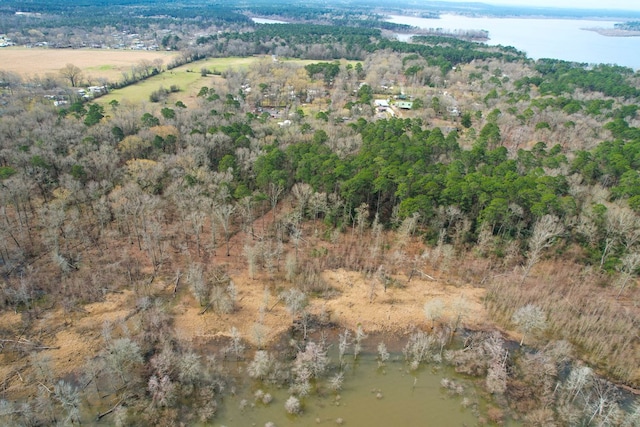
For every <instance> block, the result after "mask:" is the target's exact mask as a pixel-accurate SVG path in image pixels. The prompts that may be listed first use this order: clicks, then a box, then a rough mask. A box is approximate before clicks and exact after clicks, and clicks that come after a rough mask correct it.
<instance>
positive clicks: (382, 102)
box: [373, 96, 413, 117]
mask: <svg viewBox="0 0 640 427" xmlns="http://www.w3.org/2000/svg"><path fill="white" fill-rule="evenodd" d="M373 103H374V105H375V107H376V111H377V112H378V113H379V114H385V113H386V114H390V115H391V116H392V117H393V116H395V115H396V111H395V110H394V109H395V108H397V109H399V110H411V109H412V108H413V102H412V101H409V100H407V98H406V96H405V97H404V99H400V98H399V97H395V99H394V101H393V103H392V102H391V101H390V100H389V99H376V100H374V101H373Z"/></svg>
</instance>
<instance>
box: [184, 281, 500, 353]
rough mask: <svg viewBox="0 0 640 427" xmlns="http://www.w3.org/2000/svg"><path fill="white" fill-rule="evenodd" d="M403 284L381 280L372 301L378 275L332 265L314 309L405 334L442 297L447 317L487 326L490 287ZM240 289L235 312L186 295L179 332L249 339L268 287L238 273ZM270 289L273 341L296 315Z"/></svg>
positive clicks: (267, 318) (348, 322)
mask: <svg viewBox="0 0 640 427" xmlns="http://www.w3.org/2000/svg"><path fill="white" fill-rule="evenodd" d="M394 278H395V279H396V281H397V282H398V283H401V284H402V285H401V286H393V287H389V288H387V289H386V291H385V290H384V288H383V286H382V285H381V284H377V285H376V289H375V291H374V297H373V299H372V300H370V295H371V283H372V281H373V280H375V279H373V278H369V277H366V276H365V275H363V274H362V273H359V272H353V271H346V270H342V269H340V270H331V271H325V272H324V273H323V279H324V280H325V281H326V282H327V284H328V286H329V288H330V290H329V293H330V294H331V295H332V296H331V297H329V298H322V297H319V298H313V299H311V301H310V304H309V307H308V309H309V311H310V312H311V313H312V314H314V315H315V316H317V317H318V318H321V319H328V320H330V321H331V322H332V323H335V324H339V325H340V326H341V327H345V328H348V329H351V330H355V329H356V328H357V327H358V325H361V326H362V328H363V329H364V331H365V332H367V333H390V332H393V333H399V334H405V333H408V332H410V331H412V330H413V329H415V328H416V327H418V328H429V327H430V326H431V325H430V324H429V321H428V320H427V318H426V316H425V314H424V304H425V302H427V301H429V300H431V299H433V298H439V299H440V300H441V301H442V302H443V303H444V306H445V310H444V313H443V316H442V321H450V320H451V321H454V322H455V319H456V318H457V316H458V312H459V311H461V308H462V315H461V319H460V321H461V324H462V325H465V326H467V327H471V328H483V327H485V326H486V325H487V324H489V323H490V322H489V320H488V316H487V313H486V311H485V309H484V307H483V304H482V298H483V297H484V295H485V290H484V289H481V288H473V287H471V286H462V287H456V286H451V285H446V284H443V283H441V282H436V281H426V280H421V279H419V280H416V279H413V280H411V282H410V283H406V282H407V277H406V276H402V275H399V276H396V277H394ZM233 279H234V282H235V284H236V287H237V288H238V300H239V303H238V306H237V310H236V312H234V313H232V314H216V313H213V312H211V311H207V312H206V313H205V314H203V315H201V314H200V312H201V311H202V309H201V308H200V307H199V306H198V304H197V303H196V301H195V300H194V299H193V298H192V297H191V296H190V295H185V296H184V297H183V298H182V299H181V300H180V302H179V303H178V305H177V306H176V308H175V317H174V322H175V323H174V325H175V330H176V336H178V337H179V338H180V339H181V340H184V341H187V342H194V341H199V340H210V339H214V338H219V337H228V336H229V331H230V330H231V328H232V327H235V328H237V329H238V331H240V333H241V334H242V337H243V338H246V339H248V340H249V341H250V342H251V341H253V342H254V344H255V340H254V339H253V335H254V333H253V329H254V328H255V325H256V324H257V323H258V322H259V321H260V307H261V306H263V305H264V301H265V296H264V295H265V293H264V292H265V291H264V288H263V287H262V285H261V283H265V282H263V281H260V280H251V279H248V278H246V277H245V276H244V275H242V274H241V275H239V276H237V277H236V276H234V277H233ZM267 289H268V292H269V297H268V301H269V302H268V304H267V307H268V308H267V310H265V311H264V316H263V317H262V322H261V324H262V325H264V327H265V331H266V332H267V334H266V337H265V340H266V341H267V342H272V341H273V340H274V339H276V338H277V337H278V336H279V335H280V334H282V333H284V332H286V331H287V330H288V329H289V328H290V327H291V325H292V321H293V319H292V317H291V315H290V314H289V313H288V312H287V311H286V309H285V307H284V304H283V303H282V302H278V300H277V295H276V291H275V290H274V289H273V288H267Z"/></svg>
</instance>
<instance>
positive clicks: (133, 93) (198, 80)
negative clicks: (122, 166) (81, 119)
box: [96, 56, 356, 106]
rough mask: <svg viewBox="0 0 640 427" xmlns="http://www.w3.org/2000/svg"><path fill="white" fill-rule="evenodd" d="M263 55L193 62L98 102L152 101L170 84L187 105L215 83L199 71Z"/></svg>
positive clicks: (220, 69) (235, 64)
mask: <svg viewBox="0 0 640 427" xmlns="http://www.w3.org/2000/svg"><path fill="white" fill-rule="evenodd" d="M264 58H265V57H255V56H252V57H229V58H210V59H203V60H201V61H195V62H191V63H189V64H185V65H182V66H180V67H176V68H174V69H172V70H169V71H165V72H163V73H161V74H158V75H156V76H153V77H150V78H148V79H146V80H143V81H141V82H138V83H136V84H133V85H130V86H127V87H124V88H122V89H115V90H113V91H111V92H110V93H108V94H107V95H105V96H102V97H100V98H98V99H97V100H96V102H97V103H99V104H101V105H105V106H106V105H108V104H109V103H110V102H111V101H113V100H116V101H118V102H119V103H122V102H123V101H128V102H133V103H140V102H149V95H151V93H152V92H153V91H156V90H158V89H160V88H161V87H163V88H165V89H169V87H171V86H173V85H176V86H178V87H179V88H180V92H178V93H176V94H172V95H171V97H170V98H169V100H168V101H169V102H175V101H177V100H182V101H183V102H185V103H186V104H187V105H188V100H187V99H186V98H195V95H196V94H197V93H198V91H199V90H200V88H201V87H202V86H212V84H211V79H212V75H211V74H209V75H207V76H202V75H201V72H200V71H201V70H202V69H203V68H206V69H207V70H208V71H209V72H210V73H221V72H224V71H227V70H229V69H246V68H248V67H249V66H250V65H251V64H253V63H254V62H256V61H260V60H264ZM280 60H281V61H282V62H287V63H293V64H299V65H300V66H305V65H307V64H313V63H316V62H322V61H314V60H302V59H290V60H288V59H285V60H282V59H280ZM341 62H342V63H343V64H347V63H351V64H355V63H356V61H341Z"/></svg>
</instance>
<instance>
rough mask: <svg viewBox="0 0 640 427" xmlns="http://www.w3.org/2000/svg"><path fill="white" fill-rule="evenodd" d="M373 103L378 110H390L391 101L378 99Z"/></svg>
mask: <svg viewBox="0 0 640 427" xmlns="http://www.w3.org/2000/svg"><path fill="white" fill-rule="evenodd" d="M373 103H374V104H375V106H376V107H378V108H389V101H387V100H386V99H376V100H375V101H373Z"/></svg>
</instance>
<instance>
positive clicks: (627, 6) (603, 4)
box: [446, 0, 640, 11]
mask: <svg viewBox="0 0 640 427" xmlns="http://www.w3.org/2000/svg"><path fill="white" fill-rule="evenodd" d="M446 1H468V0H446ZM476 1H478V2H480V3H488V4H499V5H511V6H543V7H547V6H549V7H562V8H573V9H624V10H635V11H640V2H639V1H638V0H604V1H603V0H476Z"/></svg>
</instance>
